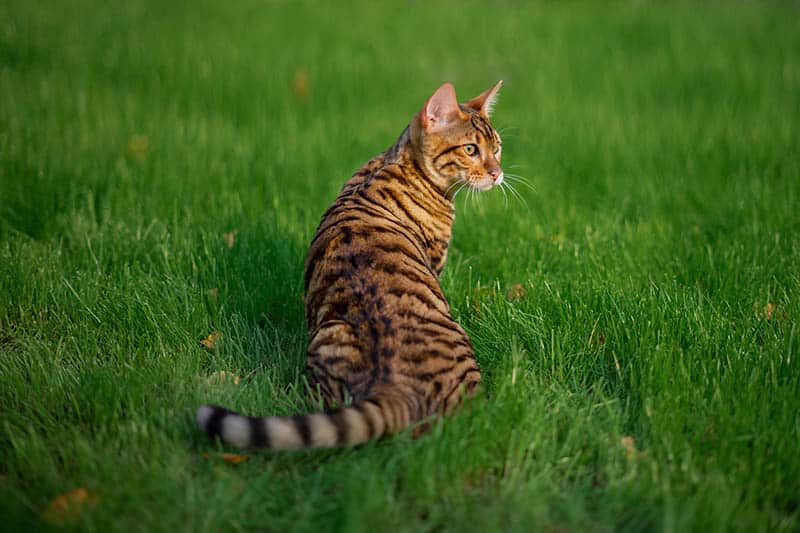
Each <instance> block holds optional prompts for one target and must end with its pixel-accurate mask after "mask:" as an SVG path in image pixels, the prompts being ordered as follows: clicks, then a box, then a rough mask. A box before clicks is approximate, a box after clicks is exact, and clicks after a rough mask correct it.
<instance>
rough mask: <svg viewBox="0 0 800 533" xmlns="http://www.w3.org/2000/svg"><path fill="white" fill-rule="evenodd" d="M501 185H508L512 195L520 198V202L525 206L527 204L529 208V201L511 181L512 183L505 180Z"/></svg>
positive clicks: (526, 206)
mask: <svg viewBox="0 0 800 533" xmlns="http://www.w3.org/2000/svg"><path fill="white" fill-rule="evenodd" d="M500 186H501V187H507V188H508V192H510V193H511V195H512V196H514V197H515V198H516V199H517V200H519V203H520V204H522V205H523V206H525V208H528V202H527V201H526V200H525V198H524V197H523V196H522V195H521V194H520V193H519V191H518V190H517V189H516V188H515V187H514V186H513V185H511V183H510V182H508V181H503V183H501V184H500Z"/></svg>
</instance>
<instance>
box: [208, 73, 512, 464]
mask: <svg viewBox="0 0 800 533" xmlns="http://www.w3.org/2000/svg"><path fill="white" fill-rule="evenodd" d="M499 87H500V83H498V84H497V85H495V86H494V87H492V88H491V89H489V90H488V91H486V92H484V93H483V94H481V95H480V96H478V97H476V98H474V99H472V100H470V101H468V102H466V103H465V104H458V102H457V101H456V99H455V90H454V89H453V86H452V85H450V84H449V83H448V84H444V85H443V86H442V87H440V88H439V89H438V90H437V91H436V92H435V93H434V94H433V96H431V97H430V98H429V99H428V101H427V102H426V103H425V105H424V106H423V108H422V110H421V111H420V112H419V113H418V114H417V115H416V116H415V117H414V118H413V119H412V121H411V123H410V124H409V126H408V127H407V128H406V130H405V131H404V132H403V134H402V135H401V136H400V138H399V139H398V140H397V142H396V143H395V144H394V145H393V146H392V147H391V148H389V149H388V150H387V151H386V152H384V153H382V154H380V155H379V156H377V157H375V158H373V159H371V160H370V161H368V162H367V163H366V164H365V165H364V166H363V167H362V168H361V169H360V170H359V171H358V172H356V173H355V174H354V175H353V176H352V177H351V178H350V180H349V181H347V183H346V184H345V185H344V187H343V189H342V190H341V192H340V194H339V196H338V197H337V198H336V201H335V202H334V203H333V204H332V205H331V206H330V208H328V210H327V211H326V212H325V214H324V215H323V216H322V221H321V222H320V225H319V228H318V229H317V233H316V235H315V236H314V238H313V240H312V242H311V246H310V249H309V252H308V257H307V259H306V265H305V278H304V281H305V294H306V296H305V319H306V323H307V325H308V330H309V332H310V341H309V344H308V351H307V363H306V367H307V371H308V376H309V381H310V383H311V385H312V387H313V388H314V389H315V390H318V391H319V392H320V393H321V395H322V398H323V399H324V400H325V402H326V404H327V405H328V406H329V409H328V410H326V411H325V412H320V413H313V414H310V415H296V416H290V417H279V416H271V417H247V416H242V415H239V414H236V413H234V412H232V411H229V410H227V409H225V408H222V407H216V406H208V405H206V406H203V407H201V408H200V409H199V410H198V413H197V421H198V424H199V426H200V427H201V429H203V430H204V431H206V432H207V433H208V434H209V435H212V436H219V437H221V438H222V440H223V441H225V442H227V443H230V444H233V445H235V446H240V447H266V448H273V449H286V448H309V447H330V446H338V445H354V444H358V443H362V442H365V441H367V440H369V439H373V438H377V437H380V436H381V435H384V434H386V433H391V432H396V431H399V430H402V429H403V428H406V427H409V426H411V425H413V424H416V423H419V422H422V421H424V420H425V419H427V418H429V417H431V416H433V415H437V414H446V413H449V412H451V411H452V410H453V409H454V408H455V407H456V406H457V405H458V404H459V403H460V402H461V401H462V400H463V398H464V397H465V396H469V395H471V394H473V393H474V391H475V388H476V386H477V385H478V384H479V382H480V379H481V374H480V371H479V369H478V365H477V363H476V360H475V355H474V353H473V349H472V344H471V343H470V339H469V337H468V336H467V334H466V332H465V331H464V330H463V328H462V327H461V326H460V325H459V324H458V323H456V322H455V321H454V320H453V318H452V316H451V313H450V306H449V304H448V302H447V300H446V298H445V295H444V293H443V292H442V289H441V287H440V285H439V275H440V274H441V272H442V269H443V268H444V265H445V261H446V258H447V250H448V246H449V243H450V230H451V226H452V223H453V217H454V207H453V195H454V192H455V190H457V189H458V187H460V186H466V187H472V188H475V189H479V190H486V189H488V188H491V187H492V186H494V185H497V184H499V183H500V182H502V179H503V172H502V170H501V168H500V162H499V161H500V138H499V136H498V134H497V132H496V131H495V130H494V128H493V127H492V126H491V124H490V122H489V110H490V109H491V105H492V103H493V101H494V98H495V95H496V93H497V90H498V89H499Z"/></svg>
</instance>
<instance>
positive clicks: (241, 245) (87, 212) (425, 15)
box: [0, 0, 800, 532]
mask: <svg viewBox="0 0 800 533" xmlns="http://www.w3.org/2000/svg"><path fill="white" fill-rule="evenodd" d="M115 4H117V5H115V6H111V7H110V6H108V5H107V3H105V2H98V1H75V2H38V1H37V2H34V1H29V0H25V1H21V0H20V1H17V0H11V1H6V2H3V3H2V5H0V529H15V530H41V529H48V528H59V527H67V528H72V527H75V528H79V529H82V530H95V531H107V530H117V531H129V530H145V531H168V530H169V531H171V530H191V531H219V530H274V531H280V530H288V529H297V530H307V531H328V530H339V531H369V532H375V531H382V530H392V531H394V530H399V531H441V530H448V531H486V530H518V531H559V532H560V531H573V530H577V531H585V530H598V531H610V530H633V531H652V530H654V531H687V530H695V531H719V530H741V531H767V530H786V531H791V530H794V531H797V530H800V510H799V507H800V366H799V365H800V362H799V361H798V355H800V354H798V338H799V337H800V330H799V328H798V323H799V322H798V318H799V317H800V152H799V148H800V7H799V6H798V5H797V4H796V3H795V2H703V3H691V4H689V3H669V4H667V3H661V2H658V3H650V2H622V3H605V2H604V3H579V2H575V3H573V2H569V3H566V2H564V3H561V2H543V3H530V4H529V3H526V2H513V1H503V2H501V1H498V2H491V3H481V4H478V3H472V2H455V1H452V2H436V3H427V2H408V1H404V2H396V3H391V4H389V3H377V2H361V3H347V4H344V3H333V2H318V3H313V2H302V3H299V2H282V1H271V2H255V1H243V2H238V3H235V4H233V5H228V3H225V2H204V1H203V2H181V3H178V2H163V1H162V2H156V1H153V2H144V1H140V0H131V1H127V2H118V3H115ZM500 78H502V79H504V80H505V82H506V83H505V87H504V89H503V92H502V95H501V98H500V101H499V103H498V106H497V110H496V113H495V120H494V121H495V124H496V126H498V128H499V129H500V130H501V132H503V133H504V141H505V143H504V150H503V153H504V166H505V169H506V171H507V172H513V173H515V174H520V175H522V176H524V177H525V178H526V179H527V182H528V184H529V185H530V188H528V187H526V186H524V185H522V186H520V185H518V187H517V188H518V191H519V194H520V195H521V197H522V199H521V200H519V199H517V198H515V197H509V198H508V199H506V198H504V196H503V194H502V193H501V192H500V191H499V190H494V191H490V192H488V193H486V194H485V195H483V196H482V197H480V198H472V199H470V198H467V197H466V195H462V196H461V197H459V199H458V201H457V206H456V208H457V213H458V215H457V219H456V223H455V227H454V235H453V241H452V246H451V250H452V251H451V256H450V260H449V263H448V266H447V267H446V269H445V273H444V275H443V279H442V283H443V286H444V289H445V292H446V293H447V295H448V297H449V299H450V302H451V304H452V307H453V310H454V313H455V315H456V318H457V319H458V320H459V321H460V322H461V323H462V324H463V325H464V327H465V328H466V329H467V331H468V332H469V333H470V335H471V337H472V339H473V343H474V345H475V349H476V352H477V356H478V359H479V362H480V364H481V367H482V369H483V371H484V379H485V388H484V391H485V395H484V396H482V397H481V398H479V399H477V400H476V401H474V402H472V403H471V404H470V406H469V408H468V409H465V410H463V411H462V412H460V413H459V414H457V415H456V416H454V417H452V418H449V419H447V420H446V421H445V422H444V423H439V424H437V425H436V426H435V427H434V428H433V430H432V431H431V432H429V433H428V434H426V435H425V436H424V437H422V438H419V439H416V440H414V439H412V438H411V437H410V435H409V434H400V435H396V436H393V437H390V438H387V439H383V440H381V441H379V442H373V443H370V444H367V445H365V446H362V447H359V448H351V449H343V450H328V451H316V452H303V453H268V452H251V453H249V454H248V455H249V456H248V458H247V460H245V461H243V462H240V463H239V464H235V465H234V464H231V463H230V462H228V461H226V460H224V458H223V456H222V455H221V452H223V451H225V450H223V448H221V447H220V446H219V445H218V444H216V443H214V442H212V441H210V440H208V439H206V438H205V436H204V435H201V434H200V433H199V432H198V431H197V430H196V428H195V426H194V421H193V413H194V410H195V409H196V407H197V406H198V405H200V404H201V403H205V402H215V403H220V404H223V405H228V406H230V407H232V408H236V409H240V410H242V411H245V412H247V413H250V414H291V413H297V412H304V411H308V410H311V409H313V408H315V406H314V405H313V404H312V403H311V401H310V400H309V399H308V396H307V394H306V384H305V380H304V374H303V359H304V353H305V344H306V341H307V333H306V331H305V327H304V324H303V320H302V315H303V309H302V297H303V295H302V265H303V260H304V258H305V253H306V247H307V245H308V243H309V240H310V238H311V236H312V235H313V232H314V229H315V227H316V224H317V222H318V221H319V217H320V216H321V214H322V212H323V211H324V210H325V208H326V207H327V205H328V204H329V203H330V202H331V201H332V199H333V198H334V196H335V194H336V192H337V191H338V189H339V188H340V187H341V185H342V183H343V182H344V181H345V180H346V178H347V177H348V176H349V175H350V174H351V173H352V172H353V171H354V170H355V169H356V168H358V167H359V166H360V165H361V164H362V163H363V162H365V161H366V160H367V159H368V158H369V157H371V156H373V155H375V154H377V153H378V152H381V151H383V150H384V149H385V148H386V147H388V146H389V145H390V144H392V142H393V141H394V140H395V139H396V137H397V136H398V135H399V134H400V132H401V131H402V129H403V128H404V127H405V125H406V124H407V122H408V120H409V119H410V118H411V116H412V115H413V114H414V113H415V112H417V110H418V109H419V108H420V107H421V105H422V103H423V102H424V100H425V98H426V97H427V96H428V95H429V94H430V93H432V92H433V90H434V89H435V88H436V87H438V86H439V84H440V83H441V82H443V81H446V80H451V81H453V82H454V83H455V85H456V89H457V90H458V92H459V96H460V97H461V98H462V99H466V98H468V97H472V96H474V95H476V94H478V93H479V92H480V91H482V90H484V89H485V88H487V87H489V86H490V85H491V84H493V83H494V82H495V81H496V80H497V79H500ZM506 200H507V201H506ZM213 332H219V333H220V335H219V336H218V337H216V338H215V339H214V342H213V347H211V348H206V347H203V346H201V345H200V343H199V341H200V340H202V339H206V338H207V337H208V336H209V335H211V334H212V333H213ZM220 371H224V372H225V373H226V375H225V377H222V376H221V375H220V374H219V372H220ZM227 451H232V450H227ZM77 489H83V491H80V490H77ZM59 495H61V496H59Z"/></svg>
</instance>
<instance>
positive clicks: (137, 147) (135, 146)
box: [128, 135, 150, 157]
mask: <svg viewBox="0 0 800 533" xmlns="http://www.w3.org/2000/svg"><path fill="white" fill-rule="evenodd" d="M149 147H150V141H149V140H148V139H147V136H146V135H131V136H130V138H129V139H128V155H131V156H135V157H144V156H145V155H147V149H148V148H149Z"/></svg>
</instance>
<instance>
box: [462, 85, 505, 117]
mask: <svg viewBox="0 0 800 533" xmlns="http://www.w3.org/2000/svg"><path fill="white" fill-rule="evenodd" d="M502 86H503V80H500V81H498V82H497V83H495V84H494V87H492V88H490V89H487V90H486V91H484V92H482V93H481V94H479V95H478V96H476V97H475V98H473V99H472V100H470V101H469V102H467V103H466V104H464V105H466V106H467V107H470V108H472V109H474V110H475V111H477V112H479V113H480V114H481V115H483V116H485V117H486V118H489V115H491V114H492V108H493V107H494V102H495V100H496V99H497V91H499V90H500V87H502Z"/></svg>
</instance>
